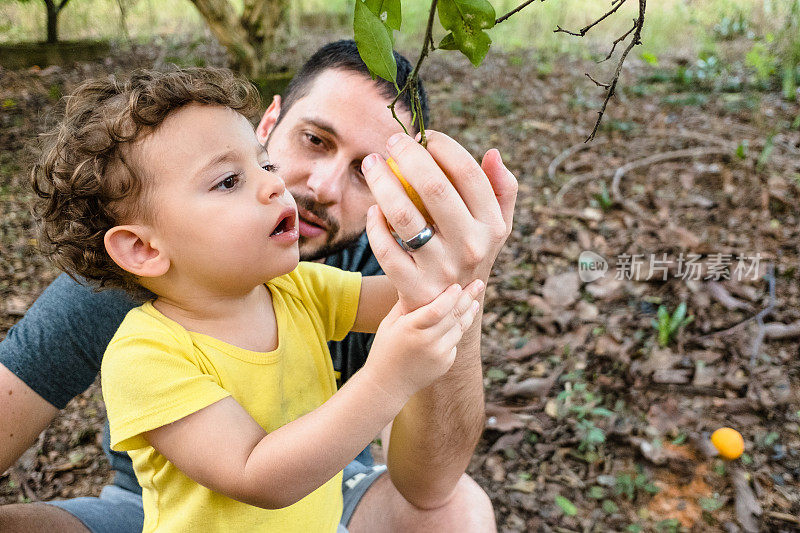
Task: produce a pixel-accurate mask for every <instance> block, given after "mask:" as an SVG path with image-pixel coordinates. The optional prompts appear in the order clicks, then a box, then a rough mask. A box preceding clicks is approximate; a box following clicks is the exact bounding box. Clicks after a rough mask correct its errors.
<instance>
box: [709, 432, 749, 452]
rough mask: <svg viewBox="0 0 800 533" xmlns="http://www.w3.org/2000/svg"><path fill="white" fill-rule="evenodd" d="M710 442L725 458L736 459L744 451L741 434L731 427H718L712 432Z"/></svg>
mask: <svg viewBox="0 0 800 533" xmlns="http://www.w3.org/2000/svg"><path fill="white" fill-rule="evenodd" d="M711 444H713V445H714V447H715V448H716V449H717V451H718V452H719V454H720V455H721V456H722V457H724V458H725V459H738V458H739V456H741V455H742V452H744V439H743V438H742V434H741V433H739V432H738V431H736V430H735V429H732V428H719V429H718V430H716V431H715V432H714V433H712V434H711Z"/></svg>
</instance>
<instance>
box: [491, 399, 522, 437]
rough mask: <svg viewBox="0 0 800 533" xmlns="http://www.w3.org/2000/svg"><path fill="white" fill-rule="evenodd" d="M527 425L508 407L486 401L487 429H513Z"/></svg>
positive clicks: (504, 430)
mask: <svg viewBox="0 0 800 533" xmlns="http://www.w3.org/2000/svg"><path fill="white" fill-rule="evenodd" d="M523 427H525V422H523V421H522V419H521V418H520V417H519V415H517V414H516V413H514V412H513V411H511V409H509V408H508V407H503V406H502V405H497V404H496V403H488V402H487V403H486V429H493V430H495V431H501V432H506V431H512V430H514V429H520V428H523Z"/></svg>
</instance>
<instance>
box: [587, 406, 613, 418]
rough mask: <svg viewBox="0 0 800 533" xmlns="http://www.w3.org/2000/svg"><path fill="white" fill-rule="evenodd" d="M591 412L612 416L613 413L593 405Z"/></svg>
mask: <svg viewBox="0 0 800 533" xmlns="http://www.w3.org/2000/svg"><path fill="white" fill-rule="evenodd" d="M592 414H593V415H597V416H612V415H613V414H614V413H613V412H612V411H609V410H608V409H606V408H605V407H595V408H594V409H592Z"/></svg>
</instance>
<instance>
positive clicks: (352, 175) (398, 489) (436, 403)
mask: <svg viewBox="0 0 800 533" xmlns="http://www.w3.org/2000/svg"><path fill="white" fill-rule="evenodd" d="M397 59H398V77H399V80H398V83H400V84H403V83H405V78H406V77H407V76H408V74H409V73H410V71H411V68H410V65H409V64H408V61H406V60H405V59H403V58H402V57H399V56H398V57H397ZM393 90H394V89H393V86H392V85H391V84H388V83H382V82H380V81H378V82H376V81H373V80H372V79H371V78H370V77H369V74H368V72H367V70H366V68H365V66H364V65H363V62H362V61H361V60H360V58H359V56H358V52H357V50H356V48H355V45H354V43H353V42H352V41H340V42H337V43H332V44H330V45H327V46H325V47H323V48H322V49H320V51H318V52H317V53H316V54H315V55H314V56H313V57H312V58H311V59H310V60H309V61H308V62H307V63H306V65H305V66H304V67H303V68H302V69H301V71H300V72H299V73H298V75H297V76H296V77H295V79H294V80H293V81H292V84H291V85H290V87H289V88H288V89H287V94H286V98H285V99H284V101H283V102H282V101H281V99H280V97H275V99H274V100H273V102H272V104H271V105H270V106H269V108H268V109H267V111H266V112H265V114H264V116H263V118H262V120H261V122H260V124H259V126H258V129H257V134H258V137H259V140H260V141H261V142H264V143H265V144H266V146H267V149H268V151H269V153H270V159H271V160H272V161H273V162H274V163H276V165H277V166H278V168H279V172H280V174H281V175H282V177H283V179H284V180H285V182H286V185H287V187H288V188H289V190H290V192H291V193H292V194H293V196H294V197H295V199H296V202H297V205H298V211H299V215H300V232H301V240H300V253H301V258H302V259H304V260H317V261H321V260H324V261H325V262H326V263H327V264H331V265H334V266H338V267H340V268H344V269H347V270H353V271H355V270H358V271H361V272H362V273H363V274H365V275H372V274H378V273H380V267H379V266H378V264H377V261H376V260H375V257H374V256H373V255H372V251H371V250H370V247H369V243H368V241H367V239H366V235H365V233H364V229H365V224H366V214H367V210H368V208H369V206H370V205H372V204H373V203H375V202H376V201H377V202H378V204H379V205H380V206H383V207H382V211H383V213H385V216H386V219H388V222H389V223H391V224H392V226H393V227H394V229H395V230H396V232H397V233H398V234H399V236H400V238H401V239H403V240H404V241H405V242H407V243H410V245H411V246H412V247H413V246H416V245H419V242H420V239H421V238H422V237H424V236H425V235H426V234H425V233H424V232H420V228H423V227H424V226H425V222H424V220H423V219H422V216H421V215H420V214H419V212H418V211H417V210H416V209H415V208H413V205H412V204H411V202H410V200H408V199H407V198H406V197H405V196H404V195H402V194H401V192H402V187H401V186H400V184H399V183H398V182H397V180H396V179H394V178H393V177H392V175H391V172H390V171H389V170H388V168H387V167H386V165H385V162H383V161H382V160H381V159H379V158H375V157H374V156H370V154H371V153H374V152H378V153H380V154H382V155H384V156H385V155H387V154H388V149H387V148H386V145H385V143H386V142H387V139H389V138H391V139H393V140H398V142H397V144H396V145H395V146H394V147H393V148H392V151H393V153H394V152H397V157H395V158H396V159H398V160H399V162H401V163H403V165H404V167H405V168H404V173H405V174H406V175H407V178H408V179H409V180H410V181H412V185H413V184H414V183H416V184H417V186H418V191H419V192H420V195H421V196H422V198H423V199H424V200H425V203H426V206H428V207H429V210H430V211H431V213H432V215H433V217H434V219H435V220H438V221H440V222H441V223H437V229H436V234H435V235H434V236H433V237H432V238H430V240H429V241H428V242H425V243H424V244H423V245H422V247H420V248H418V249H417V250H416V251H414V252H413V255H412V254H409V255H408V257H409V261H413V262H414V263H415V264H416V267H417V270H418V271H419V275H423V276H424V275H425V274H426V254H425V247H433V246H436V247H444V249H445V250H446V251H447V250H451V251H452V253H449V254H447V255H443V254H441V253H440V254H437V255H436V257H442V256H447V257H453V258H454V259H453V264H452V265H450V268H449V270H450V271H451V272H452V273H453V278H454V279H458V280H459V281H461V282H462V283H464V284H466V283H465V282H464V280H467V281H469V280H471V279H475V278H476V277H480V278H481V279H483V280H484V281H486V280H487V279H488V276H489V272H490V269H491V266H492V263H493V262H494V259H495V257H496V256H497V253H498V251H499V248H500V247H501V246H502V243H503V242H504V241H505V238H506V237H507V236H508V234H509V233H510V230H511V217H512V213H513V207H514V201H515V198H516V181H515V179H514V177H513V176H512V175H511V174H510V173H509V172H508V171H507V170H506V169H505V167H504V166H503V165H502V162H501V161H500V158H499V154H497V152H496V151H490V152H489V153H487V155H486V156H485V157H484V161H483V164H482V168H481V167H480V166H478V164H477V163H476V162H475V161H474V160H472V158H471V157H469V154H467V153H466V151H464V150H463V148H461V147H460V146H458V145H457V144H456V143H454V142H453V141H452V140H451V139H449V138H447V137H446V136H444V135H442V134H432V135H431V137H430V142H429V147H428V148H429V151H430V154H429V153H428V152H425V151H424V150H423V149H422V148H421V147H420V146H419V145H418V144H417V143H415V142H413V141H412V140H411V139H410V138H408V137H401V138H398V137H393V134H395V133H397V132H399V131H401V128H400V126H399V124H397V123H396V122H395V121H394V119H393V118H392V117H391V114H390V113H389V112H388V110H387V109H386V105H387V104H388V103H389V102H390V101H391V100H392V98H393V96H394V94H393ZM421 93H422V94H424V91H421ZM409 109H410V106H409V104H408V101H407V100H406V101H404V102H402V103H401V105H400V107H399V109H398V111H399V116H400V117H401V119H402V120H403V121H404V122H405V124H406V125H407V126H410V125H411V124H410V123H411V114H410V112H409ZM368 156H370V157H368ZM434 159H435V160H436V161H435V162H434ZM362 160H363V161H362ZM368 162H372V163H373V164H374V165H373V166H372V171H370V172H368V173H367V175H368V176H370V182H369V183H368V182H367V181H366V178H365V174H364V173H362V163H363V167H366V166H367V165H368ZM436 162H438V163H439V165H440V166H442V167H443V168H446V169H447V170H448V171H449V174H450V176H451V178H452V179H453V181H454V183H455V184H456V185H458V192H459V193H460V195H461V197H463V202H462V201H461V200H456V199H454V198H453V195H452V193H453V192H454V190H453V188H452V187H449V185H448V182H447V180H446V179H444V177H443V175H441V172H440V171H438V167H437V166H436ZM407 171H408V172H407ZM487 177H488V180H487ZM448 187H449V188H448ZM481 187H482V188H481ZM492 188H493V189H494V195H491V194H489V195H487V194H486V192H487V190H490V189H492ZM448 193H450V194H449V195H448ZM445 204H446V205H445ZM443 213H446V215H447V216H446V217H445V216H444V215H443ZM437 215H438V216H437ZM379 219H380V220H381V222H382V223H384V224H385V223H386V220H385V219H384V218H383V215H380V217H379ZM445 219H447V220H445ZM448 227H449V228H450V229H448ZM453 227H457V228H459V231H457V232H455V231H452V228H453ZM425 238H426V239H427V237H425ZM423 240H425V239H423ZM429 249H430V248H429ZM376 254H378V255H380V254H381V251H380V250H376ZM390 268H391V267H390ZM431 270H433V269H431ZM436 270H437V271H441V270H442V269H441V266H438V268H437V269H436ZM409 282H410V283H412V282H413V281H409ZM429 296H430V295H420V300H421V301H420V302H416V303H425V302H426V301H427V300H425V298H427V299H428V300H430V299H431V298H430V297H429ZM413 303H414V302H410V304H413ZM136 305H138V304H137V302H133V301H131V300H129V299H127V298H126V297H124V296H123V295H122V294H121V293H120V292H117V291H105V292H101V293H93V292H92V291H91V289H90V288H87V287H85V286H82V285H80V284H78V283H75V282H74V281H73V280H71V279H69V278H67V277H66V276H64V275H62V276H61V277H59V278H58V279H57V280H56V281H55V282H54V283H53V284H52V285H51V286H50V287H48V289H47V290H46V291H45V292H44V293H43V294H42V296H41V297H40V298H39V299H38V300H37V301H36V302H35V303H34V305H33V306H32V308H31V310H30V311H29V312H28V313H27V314H26V316H25V317H24V318H23V319H22V320H21V321H20V323H19V324H18V325H17V326H15V327H14V328H12V330H11V331H10V332H9V334H8V336H7V337H6V339H5V340H4V341H3V342H2V344H0V470H5V469H6V468H8V466H10V465H11V464H13V462H14V461H16V459H17V458H18V457H19V455H21V454H22V452H23V451H24V450H25V449H26V448H27V447H29V446H30V445H31V444H32V443H33V442H34V440H35V438H36V436H37V435H38V434H39V433H40V432H41V431H42V430H43V429H44V428H45V427H46V426H47V424H49V422H50V421H51V420H52V419H53V417H54V416H55V415H56V414H57V412H58V409H59V408H62V407H63V406H64V405H65V404H66V403H67V401H68V400H69V399H70V398H72V397H74V396H75V395H77V394H79V393H80V392H81V391H82V390H84V389H85V388H86V387H88V385H89V384H91V382H92V381H93V380H94V378H95V376H96V374H97V371H98V369H99V362H100V360H101V358H102V352H103V351H104V349H105V345H106V344H107V343H108V341H109V340H110V338H111V336H112V335H113V333H114V332H115V331H116V328H117V326H118V325H119V323H120V322H121V320H122V318H123V317H124V315H125V313H127V311H128V310H129V309H131V308H132V307H134V306H136ZM370 343H371V336H366V335H363V334H351V335H349V336H348V337H347V338H346V339H345V340H344V341H343V342H342V343H333V345H332V346H331V354H332V357H333V358H334V368H335V369H336V370H337V371H338V372H340V373H341V380H342V381H344V380H346V379H347V378H348V377H349V376H350V375H352V374H353V373H354V372H355V371H356V370H358V368H360V366H361V365H362V364H363V362H364V360H365V359H366V355H367V353H368V351H369V346H370ZM87 346H88V347H93V348H90V349H86V348H84V347H87ZM131 371H132V372H135V369H131ZM482 422H483V389H482V379H481V364H480V321H478V320H476V321H475V324H474V325H473V327H472V328H471V329H470V331H468V332H467V333H466V334H465V335H464V337H463V339H462V341H461V343H460V344H459V346H458V355H457V359H456V362H455V363H454V365H453V367H452V369H451V370H450V371H449V372H448V374H447V375H445V376H444V377H443V378H441V379H440V380H438V381H437V382H435V383H434V384H433V385H432V386H431V387H429V388H428V389H425V390H424V391H422V392H421V393H419V394H418V395H416V396H415V397H414V398H412V400H411V401H409V402H408V404H407V405H406V407H405V408H404V409H403V411H402V412H401V413H400V415H398V417H397V418H396V419H395V422H394V424H393V427H392V428H391V429H388V428H387V430H385V431H384V432H383V434H382V437H383V442H384V445H386V444H387V443H388V454H387V463H388V471H385V470H384V469H383V468H381V467H375V466H373V465H372V464H371V459H370V458H369V457H368V454H361V455H360V456H359V459H360V460H359V461H354V462H353V463H351V465H349V466H348V467H347V469H346V471H345V476H344V478H345V482H344V483H343V487H342V490H343V498H344V516H343V517H342V523H343V524H344V525H346V526H347V527H348V528H349V530H350V531H352V532H357V531H382V530H386V531H392V530H401V531H415V530H417V531H449V530H458V531H469V530H474V531H491V530H492V529H494V516H493V512H492V508H491V503H490V501H489V499H488V497H487V496H486V494H485V493H484V492H483V491H482V490H481V489H480V488H479V487H478V486H477V484H476V483H475V482H474V481H473V480H471V479H470V478H469V477H468V476H466V475H465V474H464V471H465V469H466V466H467V464H468V462H469V459H470V457H471V455H472V453H473V450H474V446H475V444H476V443H477V440H478V438H479V436H480V432H481V428H482ZM343 431H346V428H343ZM105 437H106V438H105V439H104V447H105V448H106V451H107V453H108V440H107V431H106V435H105ZM109 458H110V460H111V464H112V467H113V468H114V470H115V471H116V472H117V473H116V477H115V481H114V485H112V486H109V487H105V488H104V489H103V493H102V494H101V497H100V498H78V499H74V500H67V501H63V502H49V503H47V504H23V505H10V506H5V507H0V530H2V531H4V532H5V531H56V530H57V531H59V532H61V533H66V532H72V531H75V532H77V531H80V532H86V531H92V532H93V533H96V532H105V531H109V532H114V533H118V532H123V533H124V532H126V531H140V530H141V524H142V510H141V509H142V507H141V505H142V504H141V496H140V492H141V489H140V488H139V486H138V484H137V483H136V479H135V477H134V476H133V474H132V468H131V465H130V460H129V458H128V457H127V455H125V454H116V453H113V454H110V455H109Z"/></svg>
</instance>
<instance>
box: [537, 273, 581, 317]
mask: <svg viewBox="0 0 800 533" xmlns="http://www.w3.org/2000/svg"><path fill="white" fill-rule="evenodd" d="M580 289H581V280H580V278H579V277H578V273H577V272H564V273H563V274H556V275H554V276H550V277H549V278H547V279H546V280H545V282H544V287H543V288H542V296H543V297H544V299H545V301H546V302H547V303H548V304H549V305H550V306H551V307H555V308H560V309H566V308H567V307H569V306H570V305H572V304H573V303H575V301H576V300H577V299H578V297H579V296H580Z"/></svg>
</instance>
